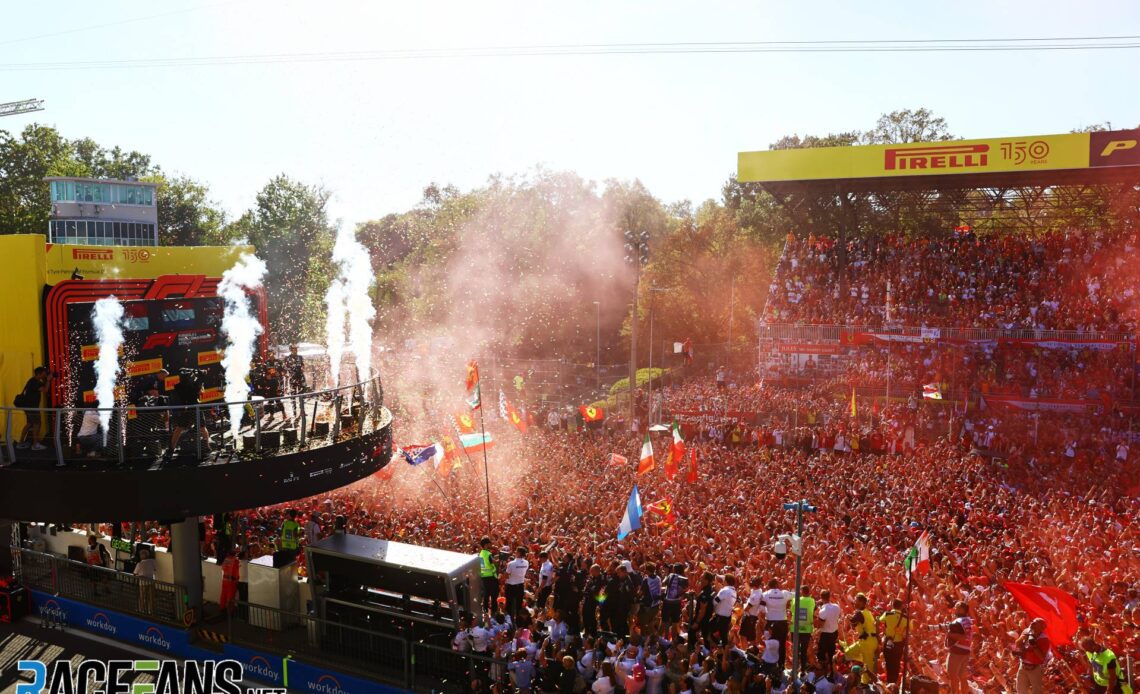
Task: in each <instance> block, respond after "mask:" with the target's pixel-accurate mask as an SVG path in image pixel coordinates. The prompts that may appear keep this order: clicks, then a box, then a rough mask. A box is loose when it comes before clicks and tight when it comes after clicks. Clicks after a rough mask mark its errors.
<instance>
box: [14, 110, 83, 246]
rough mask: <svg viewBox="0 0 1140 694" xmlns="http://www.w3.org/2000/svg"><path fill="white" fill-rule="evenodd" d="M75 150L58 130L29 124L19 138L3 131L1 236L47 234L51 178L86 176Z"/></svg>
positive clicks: (49, 214)
mask: <svg viewBox="0 0 1140 694" xmlns="http://www.w3.org/2000/svg"><path fill="white" fill-rule="evenodd" d="M83 175H86V169H85V168H84V167H83V165H82V164H80V163H79V162H77V161H76V160H75V147H74V146H73V145H72V143H70V142H68V141H67V140H65V139H64V138H62V137H60V134H59V133H58V132H56V130H55V128H49V127H46V126H42V125H34V124H33V125H29V126H28V127H26V128H24V130H23V132H22V133H20V136H19V137H13V136H12V135H11V134H10V133H8V132H6V131H3V130H0V233H4V234H46V233H47V230H48V221H49V219H50V216H51V200H50V199H49V195H48V186H47V184H46V183H44V180H43V179H44V178H45V177H47V176H83Z"/></svg>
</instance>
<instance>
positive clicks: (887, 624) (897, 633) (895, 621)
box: [879, 610, 910, 641]
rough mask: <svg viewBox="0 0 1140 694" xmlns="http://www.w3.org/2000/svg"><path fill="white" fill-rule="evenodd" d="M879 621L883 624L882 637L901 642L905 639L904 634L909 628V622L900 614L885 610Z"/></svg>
mask: <svg viewBox="0 0 1140 694" xmlns="http://www.w3.org/2000/svg"><path fill="white" fill-rule="evenodd" d="M879 621H880V622H882V623H883V636H885V637H887V638H888V639H891V640H893V641H903V640H905V639H906V632H907V628H908V627H909V626H910V620H908V619H907V618H906V617H904V616H903V615H902V612H898V611H896V610H887V612H886V614H884V615H883V616H882V618H881V619H880V620H879Z"/></svg>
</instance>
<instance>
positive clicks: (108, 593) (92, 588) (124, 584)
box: [12, 547, 186, 627]
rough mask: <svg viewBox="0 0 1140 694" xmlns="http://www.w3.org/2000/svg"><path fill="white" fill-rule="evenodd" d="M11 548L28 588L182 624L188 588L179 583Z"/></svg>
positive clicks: (22, 578) (18, 576) (18, 574)
mask: <svg viewBox="0 0 1140 694" xmlns="http://www.w3.org/2000/svg"><path fill="white" fill-rule="evenodd" d="M12 552H13V553H14V554H15V557H14V559H15V564H16V571H15V573H16V579H17V580H18V581H19V582H20V584H21V585H23V586H24V587H26V588H31V589H34V590H40V591H43V592H45V593H50V594H52V595H56V596H60V597H64V598H71V599H74V600H78V601H81V602H84V603H88V604H90V605H97V606H99V607H105V608H107V609H111V610H116V611H118V612H124V613H127V614H131V615H137V616H139V617H142V618H144V619H149V620H155V621H159V622H164V623H166V624H172V625H176V626H179V627H181V626H183V618H184V617H185V614H186V589H185V588H183V587H182V586H180V585H178V584H176V583H165V582H163V581H155V580H152V579H146V578H141V577H139V576H134V575H131V574H127V573H123V572H121V571H115V570H114V569H107V568H104V567H101V566H92V565H89V564H85V563H83V562H79V561H73V560H70V559H66V558H64V557H59V556H56V555H53V554H46V553H43V552H36V551H33V550H30V549H23V548H16V547H13V548H12Z"/></svg>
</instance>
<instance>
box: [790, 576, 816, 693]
mask: <svg viewBox="0 0 1140 694" xmlns="http://www.w3.org/2000/svg"><path fill="white" fill-rule="evenodd" d="M792 610H793V612H792V618H791V622H792V626H793V628H795V626H796V622H797V620H798V622H799V634H798V636H797V635H793V637H792V638H793V639H795V640H796V641H797V643H798V648H799V655H800V674H801V675H802V674H804V673H805V672H807V670H808V647H809V646H811V632H812V628H813V627H814V626H815V598H813V597H812V596H811V586H809V585H804V586H801V587H800V597H799V600H793V601H792Z"/></svg>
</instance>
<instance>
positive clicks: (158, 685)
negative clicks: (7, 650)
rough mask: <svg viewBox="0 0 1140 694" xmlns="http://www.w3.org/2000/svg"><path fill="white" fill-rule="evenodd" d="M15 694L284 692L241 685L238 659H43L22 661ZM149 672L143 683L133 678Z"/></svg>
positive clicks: (236, 693) (233, 693) (283, 693)
mask: <svg viewBox="0 0 1140 694" xmlns="http://www.w3.org/2000/svg"><path fill="white" fill-rule="evenodd" d="M17 666H18V667H19V669H20V670H21V679H22V680H27V679H28V676H29V675H30V676H31V680H32V681H31V682H26V681H24V682H20V683H18V684H17V685H16V694H185V693H186V692H199V693H200V694H246V692H253V693H255V694H271V693H272V694H278V693H280V694H285V692H286V691H287V690H286V689H285V688H283V687H254V688H247V687H243V686H242V685H241V681H242V674H243V669H242V664H241V663H239V662H238V661H236V660H207V661H201V662H199V661H194V660H188V661H185V662H178V661H174V660H106V661H104V660H85V661H83V662H81V663H79V664H74V663H72V662H71V661H70V660H57V661H55V662H54V663H50V664H49V663H45V662H43V661H42V660H21V661H19V662H18V663H17ZM136 673H147V674H148V675H149V677H146V678H145V679H146V680H148V681H146V682H140V681H132V680H137V679H144V678H137V677H135V674H136Z"/></svg>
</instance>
